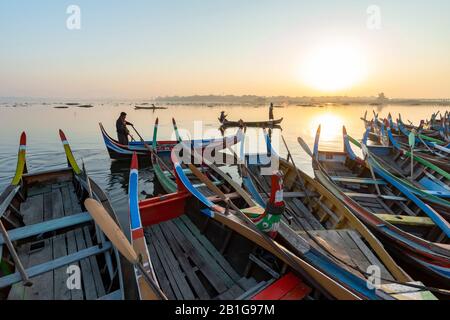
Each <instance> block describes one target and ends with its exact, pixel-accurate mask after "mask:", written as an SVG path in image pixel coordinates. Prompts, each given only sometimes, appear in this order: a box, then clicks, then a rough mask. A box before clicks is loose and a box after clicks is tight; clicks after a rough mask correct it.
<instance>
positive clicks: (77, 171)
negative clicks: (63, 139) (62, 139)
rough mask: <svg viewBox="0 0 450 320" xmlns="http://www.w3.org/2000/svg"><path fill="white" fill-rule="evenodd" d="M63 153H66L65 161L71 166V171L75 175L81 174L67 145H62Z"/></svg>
mask: <svg viewBox="0 0 450 320" xmlns="http://www.w3.org/2000/svg"><path fill="white" fill-rule="evenodd" d="M64 151H65V152H66V156H67V160H68V161H69V163H70V165H71V166H72V169H73V171H74V172H75V173H76V174H80V173H81V170H80V167H79V166H78V163H77V161H76V160H75V157H74V156H73V153H72V149H70V146H69V143H64Z"/></svg>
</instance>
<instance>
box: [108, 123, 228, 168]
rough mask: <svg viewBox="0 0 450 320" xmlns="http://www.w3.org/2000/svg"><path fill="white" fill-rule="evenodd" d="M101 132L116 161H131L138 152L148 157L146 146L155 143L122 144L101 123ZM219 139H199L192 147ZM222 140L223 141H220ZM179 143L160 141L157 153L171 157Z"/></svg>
mask: <svg viewBox="0 0 450 320" xmlns="http://www.w3.org/2000/svg"><path fill="white" fill-rule="evenodd" d="M99 125H100V131H101V133H102V137H103V141H104V143H105V146H106V149H107V150H108V154H109V157H110V158H111V159H114V160H131V156H132V155H133V152H136V153H137V155H138V156H140V157H142V156H143V157H145V158H146V157H148V155H149V150H148V149H147V147H146V146H145V145H148V146H150V147H151V146H152V143H153V141H145V142H142V141H131V142H130V143H129V144H128V145H126V146H125V145H123V144H120V143H119V141H117V140H115V139H113V138H112V137H111V136H110V135H109V134H108V133H107V132H106V130H105V128H104V127H103V125H102V124H101V123H100V124H99ZM233 139H235V137H234V136H229V137H225V138H223V140H224V141H225V142H224V143H228V141H231V140H233ZM217 140H218V139H199V140H193V141H192V146H193V147H194V146H195V147H196V148H197V147H202V146H207V145H209V144H210V143H213V142H217ZM219 140H222V139H219ZM177 143H178V142H177V141H175V140H160V141H158V145H157V147H156V151H157V152H158V154H159V155H160V156H161V157H169V156H170V151H171V150H172V148H173V147H174V146H175V145H177Z"/></svg>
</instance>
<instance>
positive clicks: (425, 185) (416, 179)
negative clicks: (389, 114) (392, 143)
mask: <svg viewBox="0 0 450 320" xmlns="http://www.w3.org/2000/svg"><path fill="white" fill-rule="evenodd" d="M368 133H369V129H367V130H366V133H365V135H364V137H363V140H362V144H363V145H364V146H365V147H364V148H363V154H364V155H366V156H367V155H370V158H371V163H370V164H369V163H367V161H366V162H365V161H364V160H363V159H360V158H358V157H357V156H356V155H355V154H353V155H352V156H353V157H355V159H358V161H359V162H360V163H366V167H367V168H368V169H369V166H373V167H376V168H377V170H381V171H383V172H384V174H386V175H389V176H390V178H391V179H394V180H396V181H397V182H399V183H401V184H402V185H403V186H404V187H405V188H406V189H408V190H409V191H410V192H412V193H413V194H415V195H416V196H418V197H419V198H420V199H421V200H423V201H424V202H425V203H427V204H429V205H430V206H432V207H433V209H435V210H436V211H438V212H439V213H440V214H441V215H443V216H444V217H445V218H447V219H448V218H449V214H448V211H449V210H450V201H449V198H450V189H449V188H448V186H447V185H446V184H445V181H446V180H448V178H447V177H445V175H446V173H445V172H444V171H443V170H441V169H439V168H437V167H436V166H434V165H433V164H431V163H429V162H427V161H425V160H421V159H418V158H414V159H415V161H417V160H416V159H418V160H419V161H417V162H418V164H416V163H415V165H414V168H415V169H414V174H413V179H411V169H410V167H411V160H409V161H407V163H405V162H404V161H406V160H404V159H405V157H404V156H403V157H402V158H401V159H403V160H404V161H400V160H401V159H400V158H395V156H392V155H391V149H392V147H385V146H374V145H369V144H368V143H367V137H368ZM345 135H346V133H345ZM347 139H348V141H350V142H351V143H352V144H354V145H355V146H357V147H358V148H362V145H361V143H359V142H358V141H356V139H354V138H352V137H350V136H347ZM409 159H411V158H410V157H409ZM395 160H399V161H398V163H397V162H396V161H395ZM440 173H443V174H444V176H441V175H440ZM439 177H440V179H441V180H439ZM442 180H444V181H442Z"/></svg>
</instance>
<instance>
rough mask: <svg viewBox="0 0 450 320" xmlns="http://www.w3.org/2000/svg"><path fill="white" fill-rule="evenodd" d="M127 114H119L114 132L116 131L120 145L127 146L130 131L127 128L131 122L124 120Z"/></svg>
mask: <svg viewBox="0 0 450 320" xmlns="http://www.w3.org/2000/svg"><path fill="white" fill-rule="evenodd" d="M126 117H127V114H126V113H125V112H121V113H120V117H119V119H117V121H116V130H117V138H118V140H119V143H120V144H123V145H128V136H129V135H130V131H129V130H128V128H127V125H128V126H132V125H133V124H132V123H131V122H128V121H127V120H125V119H126Z"/></svg>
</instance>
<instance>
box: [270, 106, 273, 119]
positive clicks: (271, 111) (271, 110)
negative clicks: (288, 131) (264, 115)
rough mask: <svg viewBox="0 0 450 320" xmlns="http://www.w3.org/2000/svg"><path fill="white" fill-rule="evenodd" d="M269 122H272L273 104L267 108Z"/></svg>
mask: <svg viewBox="0 0 450 320" xmlns="http://www.w3.org/2000/svg"><path fill="white" fill-rule="evenodd" d="M269 120H273V103H271V104H270V107H269Z"/></svg>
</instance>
